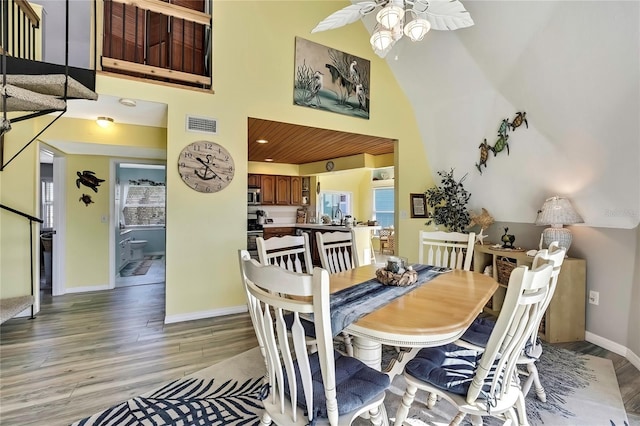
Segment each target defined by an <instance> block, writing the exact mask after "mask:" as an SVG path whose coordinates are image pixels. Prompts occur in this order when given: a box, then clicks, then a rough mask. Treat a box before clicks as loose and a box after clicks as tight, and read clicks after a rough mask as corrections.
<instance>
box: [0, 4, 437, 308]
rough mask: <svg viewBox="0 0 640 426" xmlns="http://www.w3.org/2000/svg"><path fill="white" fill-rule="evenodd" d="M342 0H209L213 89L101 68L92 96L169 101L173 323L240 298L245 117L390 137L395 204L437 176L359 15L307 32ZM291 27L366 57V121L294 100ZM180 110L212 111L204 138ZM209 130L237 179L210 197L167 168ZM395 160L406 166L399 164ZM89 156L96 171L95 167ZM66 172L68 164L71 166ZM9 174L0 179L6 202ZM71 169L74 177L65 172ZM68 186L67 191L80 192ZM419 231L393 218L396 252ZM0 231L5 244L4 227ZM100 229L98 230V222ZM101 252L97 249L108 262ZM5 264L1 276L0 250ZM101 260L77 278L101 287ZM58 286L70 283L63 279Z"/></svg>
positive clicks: (403, 203)
mask: <svg viewBox="0 0 640 426" xmlns="http://www.w3.org/2000/svg"><path fill="white" fill-rule="evenodd" d="M348 4H350V3H348V2H344V1H338V2H336V1H325V0H318V1H277V2H272V1H215V2H214V17H215V18H214V89H215V94H211V93H204V92H200V91H193V90H185V89H177V88H173V87H167V86H163V85H157V84H151V83H144V82H140V81H134V80H129V79H124V78H115V77H113V76H111V75H106V74H99V75H98V78H97V82H96V91H97V92H98V93H99V94H104V95H112V96H118V97H128V98H134V99H144V100H149V101H154V102H162V103H166V104H168V117H167V131H166V149H167V232H166V238H167V251H166V259H167V264H166V274H167V275H166V278H167V280H166V315H167V317H168V318H169V319H170V320H179V319H181V318H182V319H186V318H195V317H198V316H207V315H209V314H215V313H221V312H224V309H228V308H232V307H237V306H242V305H244V303H245V298H244V294H243V292H242V288H241V285H240V281H239V277H238V268H237V262H238V261H237V250H238V249H240V248H244V247H245V244H246V233H245V230H246V211H247V206H246V202H245V198H246V185H247V181H246V174H247V171H248V166H247V118H248V117H257V118H262V119H266V120H276V121H285V122H288V123H294V124H300V125H307V126H313V127H324V128H329V129H334V130H340V131H347V132H353V133H359V134H371V135H376V136H383V137H389V138H394V139H397V140H398V144H397V146H398V149H397V150H396V154H395V164H396V181H397V183H398V185H399V186H398V191H397V192H398V193H399V194H403V195H399V200H400V203H399V209H400V210H404V211H405V212H406V211H407V210H408V194H409V193H410V192H420V191H423V190H424V189H426V188H427V187H430V186H432V185H433V182H432V181H431V179H430V176H431V174H430V172H429V169H428V165H427V161H426V156H425V154H424V152H423V148H422V142H421V140H420V136H419V133H418V129H417V126H416V122H415V119H414V117H413V111H412V109H411V107H410V104H409V103H408V101H407V99H406V97H405V96H404V94H403V92H402V90H401V89H400V87H399V86H398V85H397V83H396V81H395V78H394V76H393V75H392V73H391V71H390V70H389V68H388V66H387V64H386V62H385V61H383V60H381V59H379V58H378V57H377V56H376V55H375V54H374V53H373V51H372V50H371V47H370V45H369V42H368V39H369V35H368V33H367V31H366V30H365V28H364V26H363V25H362V24H361V23H355V24H352V25H349V26H346V27H344V28H342V29H339V30H334V31H327V32H323V33H318V34H313V35H312V34H310V30H311V29H312V28H313V27H314V26H315V25H316V24H317V22H318V21H319V20H321V19H322V18H324V17H325V16H327V15H329V14H331V13H333V12H335V11H336V10H338V9H340V8H342V7H344V6H346V5H348ZM239 29H242V30H239ZM296 36H302V37H304V38H306V39H309V40H311V41H314V42H317V43H320V44H323V45H326V46H329V47H333V48H337V49H340V50H343V51H345V52H348V53H351V54H354V55H357V56H360V57H363V58H366V59H369V60H370V61H371V88H372V89H371V113H370V119H369V120H363V119H359V118H353V117H349V116H345V115H340V114H333V113H329V112H323V111H317V110H315V109H312V108H304V107H299V106H295V105H293V76H294V65H293V64H294V62H293V61H294V41H295V37H296ZM186 114H191V115H196V116H208V117H213V118H216V119H217V120H218V134H217V135H215V136H206V137H203V136H205V135H202V134H196V133H189V132H186V131H185V126H184V122H185V115H186ZM60 125H61V126H62V124H60ZM56 126H57V125H56ZM115 127H117V125H116V126H114V128H115ZM66 130H68V129H65V128H58V127H56V129H55V130H54V129H50V130H48V131H47V134H48V132H50V131H51V132H53V131H56V132H60V136H61V137H62V136H64V134H65V131H66ZM47 134H45V135H43V138H46V137H47ZM205 138H206V139H210V140H212V141H214V142H217V143H219V144H221V145H223V146H224V147H226V148H227V149H228V151H229V152H230V153H231V155H232V156H233V158H234V161H235V164H236V174H235V178H234V180H233V182H231V184H230V185H229V186H228V187H227V188H226V189H224V190H223V191H221V192H218V193H213V194H203V193H198V192H196V191H193V190H192V189H190V188H189V187H187V186H186V185H185V184H184V183H183V182H182V181H181V179H180V177H179V175H178V172H177V167H175V164H176V161H177V159H178V156H179V153H180V151H181V150H182V148H184V146H185V145H187V144H188V143H190V142H192V141H195V140H200V139H205ZM110 141H111V142H112V143H119V144H128V143H132V144H138V143H142V142H143V141H141V140H140V139H138V138H136V140H133V138H122V137H119V138H116V137H115V136H114V137H113V139H110ZM105 143H106V142H105ZM23 161H25V162H27V163H28V165H27V166H26V167H24V168H18V167H16V168H15V169H14V170H16V172H15V173H17V176H19V177H20V178H23V179H26V181H27V182H26V183H25V185H26V186H27V187H28V188H27V191H26V192H25V193H24V194H23V197H24V199H23V200H21V202H22V203H25V202H26V201H25V200H29V201H28V202H29V203H31V204H33V193H34V190H33V186H34V183H33V181H34V179H35V172H34V170H35V165H36V163H37V159H36V155H35V153H32V154H30V155H29V156H26V157H23ZM398 162H401V163H402V167H397V165H398ZM75 164H76V166H80V164H78V163H75ZM91 164H92V166H95V167H100V170H103V169H102V165H101V164H98V163H91ZM17 170H20V171H19V172H18V171H17ZM69 171H70V172H74V171H75V170H72V169H71V168H69ZM3 173H5V172H3ZM5 177H6V176H3V180H2V186H3V193H2V199H3V201H4V198H5V192H4V189H5V186H6V185H5ZM68 178H69V180H71V179H72V177H71V176H68ZM12 180H13V179H12ZM67 183H69V182H67ZM72 184H74V182H72ZM12 185H13V184H12ZM73 188H74V190H73V191H71V192H76V191H75V187H73ZM76 195H77V194H76ZM74 197H75V196H74ZM68 198H69V203H70V204H71V205H70V206H68V207H69V208H70V209H75V210H76V211H77V212H78V213H81V212H83V209H84V206H83V205H81V204H80V203H78V201H77V198H76V199H75V200H73V199H72V198H73V197H72V196H71V194H69V197H68ZM78 210H79V211H78ZM84 210H86V209H84ZM359 214H360V213H359ZM363 214H364V213H363ZM94 222H95V219H94V218H91V219H87V223H86V225H85V226H86V230H87V232H77V233H74V235H73V236H72V237H73V238H74V239H75V240H76V241H75V243H73V244H76V243H78V241H77V239H80V238H87V239H91V240H92V241H94V243H98V240H97V239H96V238H95V236H93V235H91V232H92V231H94V232H95V231H96V229H98V230H100V229H101V228H100V226H101V224H97V225H96V224H95V223H94ZM3 228H4V226H3ZM421 228H423V225H422V221H416V220H413V221H412V220H411V219H398V230H399V233H400V235H399V238H398V240H399V243H400V250H401V251H403V250H404V249H405V247H404V243H403V241H404V240H403V236H404V235H405V234H406V235H407V245H406V249H407V250H408V252H407V253H406V254H404V253H403V255H406V256H408V257H410V258H411V253H412V251H413V252H417V247H416V246H417V244H416V243H415V241H414V240H415V237H414V236H415V235H417V230H418V229H421ZM1 232H2V238H3V241H4V232H5V230H4V229H2V231H1ZM98 233H99V234H100V235H102V233H101V232H100V231H98ZM3 244H4V242H3ZM71 244H72V243H71V241H70V242H69V245H71ZM83 247H86V246H83ZM92 247H93V246H92ZM3 248H4V247H3ZM100 250H102V249H100ZM3 253H4V252H3ZM414 257H415V256H414ZM106 259H107V257H106V256H104V262H105V263H106V262H107V260H106ZM71 261H72V260H70V262H71ZM234 265H235V266H234ZM1 266H2V269H3V274H4V267H5V257H4V255H3V258H2V265H1ZM106 268H107V266H102V265H101V266H100V267H95V268H93V270H92V271H85V270H82V269H80V268H79V269H78V271H77V275H78V276H80V275H84V277H85V282H86V283H94V284H96V285H97V284H98V283H101V282H102V281H103V279H104V275H103V274H104V272H103V271H104V270H106ZM74 274H75V273H74ZM68 275H69V276H68V278H69V280H71V279H77V277H76V276H74V277H72V276H71V273H69V274H68ZM3 285H4V284H3ZM65 285H76V283H71V282H67V283H65Z"/></svg>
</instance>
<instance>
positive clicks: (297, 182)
mask: <svg viewBox="0 0 640 426" xmlns="http://www.w3.org/2000/svg"><path fill="white" fill-rule="evenodd" d="M290 179H291V184H290V188H291V202H290V204H291V205H292V206H300V205H302V178H301V177H300V176H291V178H290Z"/></svg>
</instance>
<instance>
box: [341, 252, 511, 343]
mask: <svg viewBox="0 0 640 426" xmlns="http://www.w3.org/2000/svg"><path fill="white" fill-rule="evenodd" d="M380 266H381V265H375V264H371V265H366V266H361V267H359V268H355V269H352V270H349V271H345V272H341V273H338V274H333V275H331V277H330V280H331V292H332V293H333V292H336V291H338V290H341V289H343V288H347V287H350V286H352V285H355V284H359V283H362V282H364V281H367V280H370V279H371V278H374V277H375V271H376V269H378V268H379V267H380ZM497 288H498V283H497V282H496V281H495V280H494V279H493V278H492V277H490V276H487V275H483V274H480V273H477V272H467V271H460V270H453V271H451V272H446V273H443V274H441V275H439V276H437V277H436V278H434V279H433V280H431V281H429V282H427V283H425V284H423V285H421V286H420V287H418V288H417V289H415V290H413V291H410V292H409V293H407V294H405V295H403V296H401V297H399V298H397V299H395V300H394V301H392V302H390V303H389V304H387V305H385V306H383V307H382V308H380V309H378V310H376V311H374V312H372V313H370V314H368V315H365V316H364V317H362V318H360V319H359V320H358V321H357V322H356V323H354V324H353V326H355V327H352V328H354V329H358V330H362V329H367V330H371V331H372V332H374V333H376V332H377V333H384V334H390V335H396V336H398V338H401V336H405V337H407V338H409V340H410V336H426V335H443V334H456V333H459V332H461V331H464V330H466V329H467V328H468V327H469V325H470V324H471V322H472V321H473V319H474V318H475V317H476V316H477V315H478V314H479V313H480V312H481V311H482V308H483V307H484V305H485V304H486V303H487V301H488V300H489V298H490V297H491V296H492V295H493V293H494V292H495V290H496V289H497ZM403 340H404V339H403Z"/></svg>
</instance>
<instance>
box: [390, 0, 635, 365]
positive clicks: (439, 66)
mask: <svg viewBox="0 0 640 426" xmlns="http://www.w3.org/2000/svg"><path fill="white" fill-rule="evenodd" d="M464 4H465V7H466V8H467V9H468V10H469V12H470V13H471V16H472V17H473V19H474V21H475V26H473V27H471V28H468V29H463V30H457V31H454V32H448V31H443V32H437V31H432V32H431V33H429V34H428V35H427V37H426V39H425V40H424V41H422V42H421V43H416V44H410V43H408V42H407V43H405V45H404V46H399V47H400V48H399V49H396V51H395V52H391V54H390V55H389V57H388V63H389V64H390V66H391V68H392V70H393V71H394V74H395V75H396V78H397V79H398V81H399V82H400V85H401V86H402V87H403V90H404V91H405V93H406V94H407V97H409V99H410V100H411V102H412V104H413V106H414V110H415V114H416V118H417V121H418V123H419V127H420V132H421V135H422V139H423V143H424V146H425V150H426V152H427V153H428V154H429V163H430V167H431V170H432V171H433V173H435V172H437V171H438V170H449V169H450V168H454V169H455V176H456V177H457V178H461V177H462V176H464V175H465V174H468V177H467V179H466V180H465V188H467V189H468V190H469V191H470V192H471V193H472V197H471V200H470V207H471V208H472V209H474V210H479V209H480V207H485V208H486V209H487V210H488V211H489V212H490V213H491V214H492V215H493V216H494V217H495V219H496V221H498V222H500V223H506V224H509V225H510V227H511V228H512V229H510V233H511V232H512V231H515V233H516V237H517V238H518V239H517V242H518V241H520V242H521V243H523V244H525V245H526V246H528V247H536V246H537V242H538V239H537V237H538V236H539V234H540V231H541V230H542V228H540V227H536V226H534V225H533V222H534V220H535V216H536V212H537V210H538V209H539V208H540V207H541V206H542V203H543V201H544V199H545V198H547V197H549V196H552V195H556V194H558V195H566V196H568V197H570V198H571V200H572V201H573V203H574V205H575V207H576V209H577V210H578V212H579V213H580V214H581V215H582V217H583V218H584V221H585V224H584V225H580V226H573V227H572V229H573V231H574V243H573V246H572V247H571V250H570V253H569V254H570V255H571V256H574V257H582V258H585V259H586V260H587V290H596V291H599V292H600V305H599V306H594V305H587V330H588V331H589V332H591V333H593V334H596V335H598V336H599V337H602V338H603V339H605V340H609V341H611V342H614V343H616V344H618V345H623V346H626V345H630V346H632V348H631V349H632V350H634V351H635V353H636V354H637V353H638V349H639V348H638V344H637V342H638V341H639V340H640V339H638V334H640V322H638V321H633V318H637V316H636V315H634V314H632V312H634V311H637V306H636V307H632V300H635V301H637V294H638V292H639V290H638V288H637V287H638V286H640V283H639V282H638V280H637V279H635V280H634V278H633V277H634V273H635V274H637V272H635V270H636V269H635V266H634V259H637V256H638V244H637V230H636V229H637V228H636V227H637V226H638V222H639V220H640V126H638V117H639V116H640V55H638V52H639V51H640V3H638V2H626V1H607V2H591V1H571V2H565V1H547V2H532V1H519V2H509V1H482V2H470V1H467V2H464ZM396 55H398V59H397V60H396V59H395V56H396ZM518 111H526V113H527V119H528V124H529V128H528V129H527V128H526V127H525V126H523V127H520V128H518V129H517V130H515V131H513V132H511V134H510V140H509V145H510V154H509V155H507V153H506V152H502V153H499V154H498V156H496V157H494V156H493V154H491V155H490V158H489V160H488V162H487V168H486V169H485V168H483V171H482V174H480V173H479V172H478V170H477V169H476V167H475V164H476V163H477V162H478V161H479V149H478V146H479V144H480V143H481V142H482V141H483V140H484V139H485V138H486V139H487V142H488V143H489V144H491V145H493V144H494V143H495V141H496V139H497V130H498V127H499V125H500V122H501V120H502V119H504V118H508V119H509V120H511V119H512V118H513V117H514V115H515V113H516V112H518ZM435 178H437V176H435V175H434V179H435ZM425 189H426V188H425ZM501 233H502V230H501V229H500V228H497V227H494V228H493V229H492V232H491V234H490V235H491V237H492V239H494V240H495V239H496V238H497V237H498V236H499V235H500V234H501ZM634 294H635V295H636V296H635V298H633V295H634ZM636 305H637V303H636Z"/></svg>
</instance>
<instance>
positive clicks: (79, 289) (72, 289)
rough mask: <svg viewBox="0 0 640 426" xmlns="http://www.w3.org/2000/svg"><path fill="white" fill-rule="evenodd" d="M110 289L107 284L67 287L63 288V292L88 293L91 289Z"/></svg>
mask: <svg viewBox="0 0 640 426" xmlns="http://www.w3.org/2000/svg"><path fill="white" fill-rule="evenodd" d="M101 290H111V287H109V284H103V285H96V286H86V287H67V288H65V289H64V293H65V294H69V293H88V292H91V291H101Z"/></svg>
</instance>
